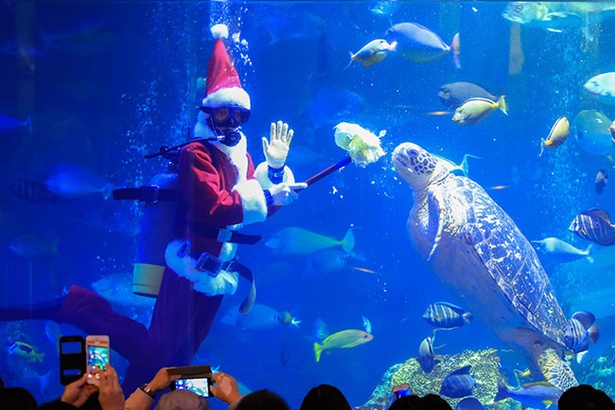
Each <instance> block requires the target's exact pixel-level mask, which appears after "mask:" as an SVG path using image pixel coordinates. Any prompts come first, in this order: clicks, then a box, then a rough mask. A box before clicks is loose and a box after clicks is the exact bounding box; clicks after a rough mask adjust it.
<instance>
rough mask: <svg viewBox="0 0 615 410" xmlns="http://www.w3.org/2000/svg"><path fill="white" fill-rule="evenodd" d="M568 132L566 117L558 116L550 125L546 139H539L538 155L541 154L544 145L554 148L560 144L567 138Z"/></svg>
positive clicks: (568, 123) (568, 125) (568, 126)
mask: <svg viewBox="0 0 615 410" xmlns="http://www.w3.org/2000/svg"><path fill="white" fill-rule="evenodd" d="M568 134H570V122H569V121H568V118H566V117H559V118H558V119H557V121H555V123H554V124H553V126H552V127H551V131H550V132H549V136H548V137H547V139H546V140H545V139H544V138H541V139H540V154H538V156H539V157H540V156H542V153H543V152H544V150H545V147H549V148H553V149H555V148H557V147H559V146H560V145H562V144H563V143H564V141H566V138H568Z"/></svg>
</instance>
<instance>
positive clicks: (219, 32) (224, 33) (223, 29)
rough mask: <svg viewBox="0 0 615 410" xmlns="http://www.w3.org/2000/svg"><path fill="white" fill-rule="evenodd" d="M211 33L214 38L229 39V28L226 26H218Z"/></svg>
mask: <svg viewBox="0 0 615 410" xmlns="http://www.w3.org/2000/svg"><path fill="white" fill-rule="evenodd" d="M210 31H211V35H212V36H213V37H214V38H228V26H227V25H226V24H216V25H214V26H213V27H212V28H211V29H210Z"/></svg>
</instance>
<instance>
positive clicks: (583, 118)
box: [572, 110, 613, 155]
mask: <svg viewBox="0 0 615 410" xmlns="http://www.w3.org/2000/svg"><path fill="white" fill-rule="evenodd" d="M610 123H611V120H610V119H609V118H608V117H607V116H606V115H604V114H603V113H602V112H600V111H596V110H582V111H580V112H579V113H578V114H577V115H576V117H575V118H574V120H573V121H572V129H573V135H574V136H575V139H576V141H577V142H578V144H579V146H580V147H581V148H583V150H585V151H587V152H589V153H590V154H594V155H609V154H611V153H612V152H613V141H612V136H611V132H610V131H609V124H610Z"/></svg>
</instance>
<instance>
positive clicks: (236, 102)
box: [203, 87, 251, 110]
mask: <svg viewBox="0 0 615 410" xmlns="http://www.w3.org/2000/svg"><path fill="white" fill-rule="evenodd" d="M203 106H205V107H224V106H235V107H242V108H245V109H247V110H249V109H250V107H251V105H250V96H249V95H248V93H247V92H246V91H245V90H244V89H243V88H239V87H230V88H221V89H219V90H217V91H214V92H213V93H211V94H209V95H208V96H207V97H205V98H204V99H203Z"/></svg>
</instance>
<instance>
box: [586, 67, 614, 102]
mask: <svg viewBox="0 0 615 410" xmlns="http://www.w3.org/2000/svg"><path fill="white" fill-rule="evenodd" d="M583 88H585V89H586V90H587V91H589V92H590V93H592V94H594V95H597V96H598V99H599V100H600V102H602V103H604V104H609V105H615V73H603V74H598V75H596V76H593V77H592V78H590V79H589V80H587V82H586V83H585V84H583Z"/></svg>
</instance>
